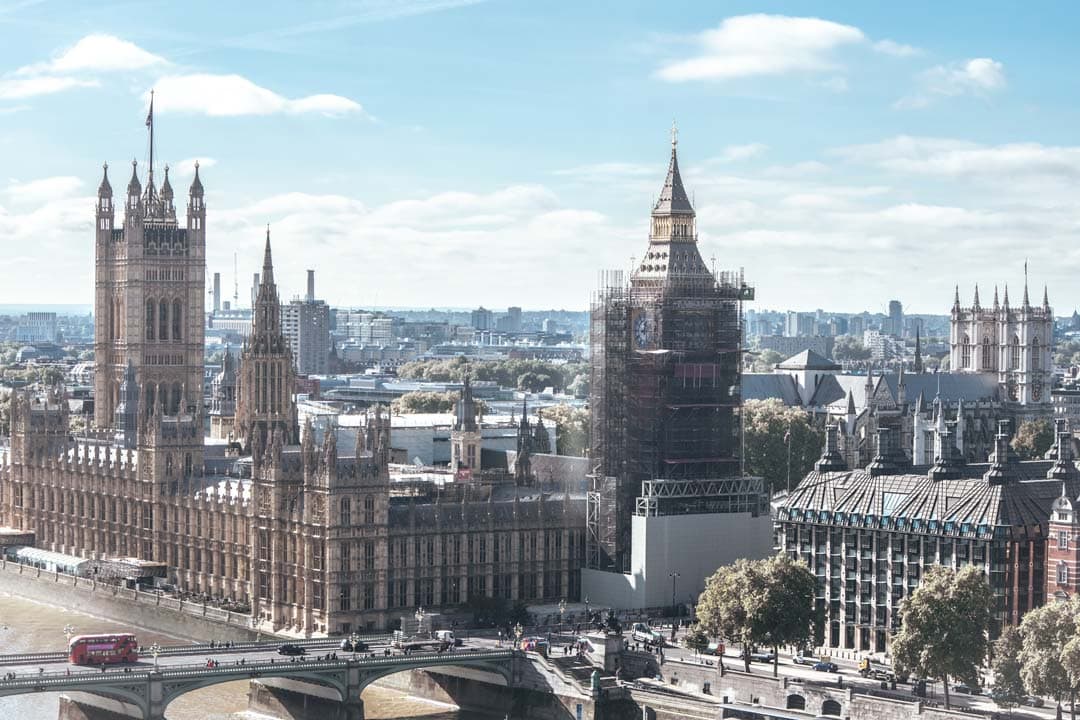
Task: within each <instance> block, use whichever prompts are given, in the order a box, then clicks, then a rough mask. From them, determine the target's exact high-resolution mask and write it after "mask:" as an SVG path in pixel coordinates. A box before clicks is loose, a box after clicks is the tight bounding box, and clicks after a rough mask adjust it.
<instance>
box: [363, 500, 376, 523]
mask: <svg viewBox="0 0 1080 720" xmlns="http://www.w3.org/2000/svg"><path fill="white" fill-rule="evenodd" d="M364 524H365V525H374V524H375V496H374V495H365V496H364Z"/></svg>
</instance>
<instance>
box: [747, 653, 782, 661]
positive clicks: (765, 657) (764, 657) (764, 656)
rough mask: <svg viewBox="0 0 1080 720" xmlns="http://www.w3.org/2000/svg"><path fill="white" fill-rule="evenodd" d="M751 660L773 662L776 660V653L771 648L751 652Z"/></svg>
mask: <svg viewBox="0 0 1080 720" xmlns="http://www.w3.org/2000/svg"><path fill="white" fill-rule="evenodd" d="M750 660H751V662H762V663H771V662H772V661H773V660H776V655H775V654H774V653H773V652H772V651H771V650H765V651H760V650H759V651H758V652H752V653H750Z"/></svg>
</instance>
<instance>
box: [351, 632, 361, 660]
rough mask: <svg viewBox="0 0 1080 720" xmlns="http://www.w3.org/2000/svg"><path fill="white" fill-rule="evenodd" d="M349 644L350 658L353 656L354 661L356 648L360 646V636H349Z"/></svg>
mask: <svg viewBox="0 0 1080 720" xmlns="http://www.w3.org/2000/svg"><path fill="white" fill-rule="evenodd" d="M349 644H350V645H352V656H353V660H355V659H356V646H357V645H359V644H360V636H359V635H357V634H356V633H353V634H352V635H350V636H349Z"/></svg>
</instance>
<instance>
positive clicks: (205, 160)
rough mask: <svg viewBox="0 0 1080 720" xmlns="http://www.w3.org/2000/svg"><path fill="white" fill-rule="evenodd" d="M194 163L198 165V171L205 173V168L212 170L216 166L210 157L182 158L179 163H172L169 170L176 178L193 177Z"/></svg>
mask: <svg viewBox="0 0 1080 720" xmlns="http://www.w3.org/2000/svg"><path fill="white" fill-rule="evenodd" d="M195 163H199V170H202V171H205V170H206V169H207V168H212V167H214V166H215V165H217V160H215V159H214V158H212V157H201V158H184V159H183V160H181V161H180V162H177V163H172V164H171V165H170V166H169V170H170V171H171V172H172V173H173V174H174V175H175V176H176V177H182V178H186V177H194V175H195Z"/></svg>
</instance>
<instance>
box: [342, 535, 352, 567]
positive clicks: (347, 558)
mask: <svg viewBox="0 0 1080 720" xmlns="http://www.w3.org/2000/svg"><path fill="white" fill-rule="evenodd" d="M350 565H352V546H351V545H349V543H347V542H343V543H341V572H349V570H350V569H351V568H350V567H349V566H350Z"/></svg>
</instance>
